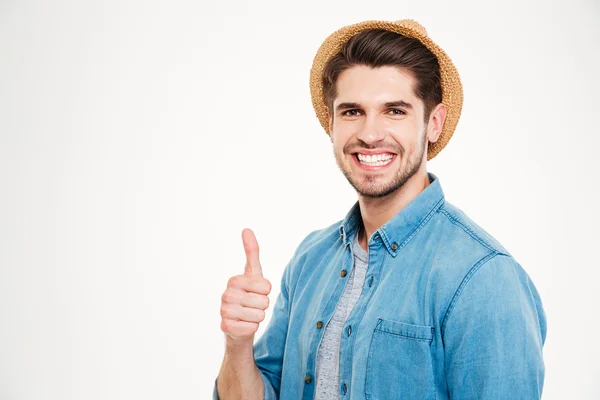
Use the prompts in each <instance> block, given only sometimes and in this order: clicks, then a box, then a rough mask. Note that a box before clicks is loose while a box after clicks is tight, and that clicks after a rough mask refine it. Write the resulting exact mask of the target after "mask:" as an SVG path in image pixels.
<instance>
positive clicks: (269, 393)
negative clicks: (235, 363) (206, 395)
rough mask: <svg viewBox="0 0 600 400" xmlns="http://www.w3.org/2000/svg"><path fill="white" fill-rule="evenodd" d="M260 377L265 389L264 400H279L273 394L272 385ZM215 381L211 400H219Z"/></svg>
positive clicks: (261, 375) (262, 376) (263, 377)
mask: <svg viewBox="0 0 600 400" xmlns="http://www.w3.org/2000/svg"><path fill="white" fill-rule="evenodd" d="M260 377H261V378H262V380H263V385H264V387H265V399H264V400H279V398H278V397H277V393H275V389H273V385H271V382H269V381H268V380H267V378H265V376H264V375H263V374H260ZM217 380H218V378H217V379H215V386H214V388H213V400H219V395H218V394H217Z"/></svg>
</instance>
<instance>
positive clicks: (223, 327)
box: [221, 319, 231, 333]
mask: <svg viewBox="0 0 600 400" xmlns="http://www.w3.org/2000/svg"><path fill="white" fill-rule="evenodd" d="M221 330H222V331H223V332H225V333H229V332H230V331H231V323H230V322H229V320H227V319H224V320H222V321H221Z"/></svg>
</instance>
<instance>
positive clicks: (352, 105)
mask: <svg viewBox="0 0 600 400" xmlns="http://www.w3.org/2000/svg"><path fill="white" fill-rule="evenodd" d="M350 108H361V105H360V104H358V103H340V104H338V105H337V107H335V109H336V111H340V110H348V109H350Z"/></svg>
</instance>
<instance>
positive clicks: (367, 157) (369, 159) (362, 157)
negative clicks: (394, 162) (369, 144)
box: [357, 153, 394, 162]
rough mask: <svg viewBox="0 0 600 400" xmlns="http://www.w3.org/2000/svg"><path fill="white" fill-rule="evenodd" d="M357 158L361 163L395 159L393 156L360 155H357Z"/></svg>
mask: <svg viewBox="0 0 600 400" xmlns="http://www.w3.org/2000/svg"><path fill="white" fill-rule="evenodd" d="M357 156H358V159H359V160H360V161H366V162H377V161H388V160H391V159H392V158H393V157H394V156H393V155H392V154H376V155H373V156H372V155H365V154H360V153H357Z"/></svg>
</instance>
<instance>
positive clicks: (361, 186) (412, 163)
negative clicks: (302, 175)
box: [335, 129, 427, 199]
mask: <svg viewBox="0 0 600 400" xmlns="http://www.w3.org/2000/svg"><path fill="white" fill-rule="evenodd" d="M426 131H427V129H425V132H426ZM425 132H424V134H423V135H422V136H421V145H420V146H419V149H418V151H417V153H416V154H415V153H411V154H406V152H405V151H404V149H402V151H400V152H399V153H398V154H397V155H396V157H397V158H399V163H400V166H399V167H398V170H397V171H396V173H395V174H394V176H393V177H392V178H391V179H390V180H388V181H387V182H382V179H383V178H382V177H381V175H380V174H376V173H375V174H370V175H367V176H366V178H364V179H362V180H361V181H360V182H359V181H358V180H357V179H356V177H355V176H353V174H352V170H351V169H350V168H351V167H350V166H346V164H344V161H345V160H344V158H345V157H346V155H345V153H343V152H342V153H341V154H339V155H338V154H337V153H336V154H335V159H336V162H337V164H338V167H339V168H340V170H341V171H342V173H343V174H344V176H345V177H346V179H347V180H348V183H350V185H352V187H353V188H354V190H356V192H357V193H358V194H359V195H361V196H363V197H366V198H372V199H376V198H382V197H385V196H388V195H389V194H391V193H393V192H395V191H396V190H398V189H399V188H401V187H402V186H403V185H404V184H405V183H406V182H407V181H408V180H409V179H410V178H411V177H412V176H413V175H414V174H416V173H417V171H419V168H420V167H421V163H422V160H423V155H424V154H425V151H427V139H426V137H425ZM351 157H353V156H351ZM405 157H408V161H407V164H406V166H404V167H403V166H402V164H401V162H402V161H403V160H404V158H405ZM351 162H354V161H351ZM393 162H396V160H394V161H393Z"/></svg>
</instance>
